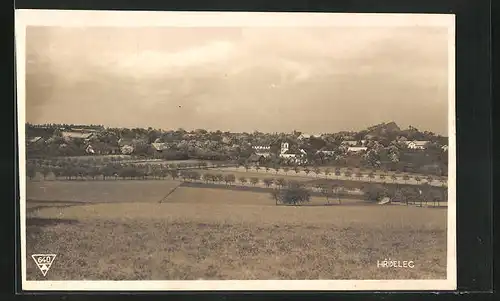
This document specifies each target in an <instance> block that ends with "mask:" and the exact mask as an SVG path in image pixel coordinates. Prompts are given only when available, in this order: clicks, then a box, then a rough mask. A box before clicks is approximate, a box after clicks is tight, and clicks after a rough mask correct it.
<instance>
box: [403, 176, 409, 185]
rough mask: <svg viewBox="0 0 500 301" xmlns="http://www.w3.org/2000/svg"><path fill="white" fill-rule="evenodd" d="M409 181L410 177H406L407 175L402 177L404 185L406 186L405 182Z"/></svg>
mask: <svg viewBox="0 0 500 301" xmlns="http://www.w3.org/2000/svg"><path fill="white" fill-rule="evenodd" d="M409 179H410V176H408V175H404V176H403V181H405V184H406V182H407V181H408V180H409Z"/></svg>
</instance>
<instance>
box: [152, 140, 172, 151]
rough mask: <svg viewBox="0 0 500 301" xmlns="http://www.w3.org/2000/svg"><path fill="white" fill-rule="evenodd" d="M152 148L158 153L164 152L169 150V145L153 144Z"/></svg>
mask: <svg viewBox="0 0 500 301" xmlns="http://www.w3.org/2000/svg"><path fill="white" fill-rule="evenodd" d="M151 146H152V147H153V149H154V150H155V151H157V152H162V151H164V150H166V149H167V148H168V145H167V143H159V142H155V143H151Z"/></svg>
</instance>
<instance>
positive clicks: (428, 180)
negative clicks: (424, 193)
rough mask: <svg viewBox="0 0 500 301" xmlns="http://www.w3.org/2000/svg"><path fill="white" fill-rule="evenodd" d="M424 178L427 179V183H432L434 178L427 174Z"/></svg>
mask: <svg viewBox="0 0 500 301" xmlns="http://www.w3.org/2000/svg"><path fill="white" fill-rule="evenodd" d="M426 180H427V183H429V184H432V182H433V181H434V178H433V177H432V176H430V175H429V176H427V178H426Z"/></svg>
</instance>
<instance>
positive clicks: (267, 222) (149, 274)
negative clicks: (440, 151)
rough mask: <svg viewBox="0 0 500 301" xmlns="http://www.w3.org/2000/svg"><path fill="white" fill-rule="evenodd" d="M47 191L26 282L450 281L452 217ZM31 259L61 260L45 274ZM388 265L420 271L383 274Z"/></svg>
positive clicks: (263, 201)
mask: <svg viewBox="0 0 500 301" xmlns="http://www.w3.org/2000/svg"><path fill="white" fill-rule="evenodd" d="M42 184H43V185H44V186H42V187H45V190H44V189H43V188H41V187H40V186H41V185H42ZM42 184H41V182H28V183H27V185H28V187H27V198H28V201H27V207H28V208H31V209H30V210H28V212H27V233H26V234H27V235H26V239H27V240H26V242H27V256H28V258H27V278H28V280H35V279H37V280H38V279H40V280H41V279H47V280H69V279H71V280H121V279H130V280H135V279H142V280H174V279H176V280H183V279H444V278H445V271H446V209H436V208H417V207H406V206H396V205H394V206H380V205H375V204H371V203H365V202H363V201H361V200H345V201H344V202H343V204H342V205H332V206H303V207H293V206H275V204H274V201H273V200H272V199H271V197H270V195H269V193H258V192H252V191H234V190H228V189H216V188H196V187H179V188H177V189H176V190H175V191H174V192H173V193H172V194H171V195H170V196H169V197H168V198H167V199H166V200H165V201H164V202H162V203H158V200H159V199H161V198H162V197H163V196H165V195H166V194H168V193H169V192H170V191H172V189H173V188H175V187H177V185H178V182H175V181H123V182H121V181H106V182H99V181H96V182H94V181H89V182H83V181H82V182H59V181H53V182H52V181H51V182H50V183H48V182H44V183H42ZM34 200H36V201H34ZM323 202H324V199H323V198H316V197H313V199H312V203H313V204H321V203H323ZM33 253H55V254H57V258H56V260H55V262H54V263H53V265H52V267H51V269H50V271H49V273H48V274H47V276H46V277H43V276H42V275H41V273H40V271H38V270H37V268H36V266H35V263H34V261H33V260H32V259H31V258H30V256H31V254H33ZM389 258H390V259H393V260H401V261H403V260H412V261H414V262H415V268H413V269H403V268H399V269H387V268H377V260H380V261H381V260H384V259H389Z"/></svg>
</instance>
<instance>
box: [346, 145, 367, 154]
mask: <svg viewBox="0 0 500 301" xmlns="http://www.w3.org/2000/svg"><path fill="white" fill-rule="evenodd" d="M367 149H368V148H367V147H366V146H350V147H348V148H347V152H349V153H359V152H365V151H366V150H367Z"/></svg>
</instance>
